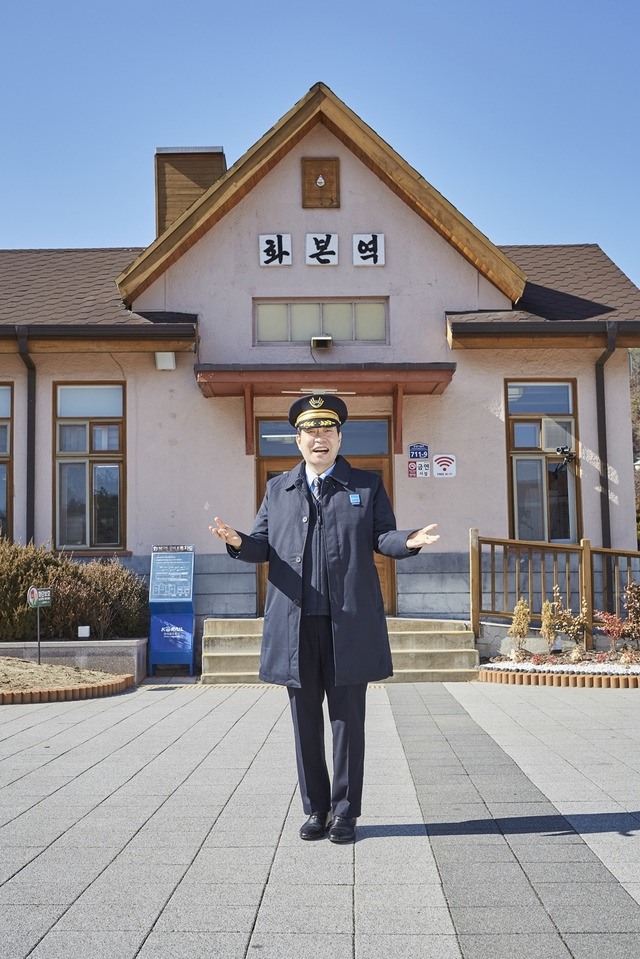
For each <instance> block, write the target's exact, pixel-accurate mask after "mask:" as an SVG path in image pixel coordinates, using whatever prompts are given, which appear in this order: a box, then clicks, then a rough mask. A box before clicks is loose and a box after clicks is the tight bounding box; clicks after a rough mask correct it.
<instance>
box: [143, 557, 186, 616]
mask: <svg viewBox="0 0 640 959" xmlns="http://www.w3.org/2000/svg"><path fill="white" fill-rule="evenodd" d="M194 555H195V547H193V546H154V547H153V550H152V553H151V580H150V584H149V602H150V603H163V604H164V603H176V602H177V603H180V604H182V603H191V602H193V559H194Z"/></svg>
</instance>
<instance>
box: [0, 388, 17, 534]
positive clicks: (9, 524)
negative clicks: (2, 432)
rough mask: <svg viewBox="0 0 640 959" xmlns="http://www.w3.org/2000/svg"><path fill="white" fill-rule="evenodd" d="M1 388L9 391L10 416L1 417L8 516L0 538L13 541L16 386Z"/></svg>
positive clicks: (0, 453) (1, 454) (1, 457)
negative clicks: (5, 441)
mask: <svg viewBox="0 0 640 959" xmlns="http://www.w3.org/2000/svg"><path fill="white" fill-rule="evenodd" d="M0 387H2V388H8V390H9V416H8V417H6V416H3V417H0V425H2V426H4V425H6V427H7V449H6V451H3V450H0V466H4V467H5V470H6V498H7V502H6V515H5V522H4V528H3V526H2V523H0V536H2V535H4V536H5V537H6V538H7V539H8V540H12V539H13V427H14V419H15V409H14V384H13V383H11V382H0Z"/></svg>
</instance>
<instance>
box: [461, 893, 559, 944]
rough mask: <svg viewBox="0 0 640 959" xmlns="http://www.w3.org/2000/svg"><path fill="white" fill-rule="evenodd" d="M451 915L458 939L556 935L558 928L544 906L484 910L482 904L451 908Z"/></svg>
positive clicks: (504, 907) (495, 907) (502, 907)
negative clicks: (488, 935)
mask: <svg viewBox="0 0 640 959" xmlns="http://www.w3.org/2000/svg"><path fill="white" fill-rule="evenodd" d="M451 916H452V918H453V923H454V925H455V928H456V932H457V933H458V935H459V936H461V937H463V936H471V935H487V934H495V931H496V929H499V930H500V931H501V933H502V934H503V935H516V934H517V935H522V934H523V933H526V934H527V935H528V934H529V933H534V934H538V935H540V934H547V935H554V934H556V929H555V927H554V925H553V923H552V921H551V919H550V918H549V916H548V914H547V913H546V911H545V910H544V909H543V907H542V906H539V907H538V908H537V909H536V908H527V909H521V908H520V907H519V906H491V907H488V908H487V907H485V906H484V905H483V904H482V902H481V901H479V902H478V905H477V906H475V907H473V906H452V907H451Z"/></svg>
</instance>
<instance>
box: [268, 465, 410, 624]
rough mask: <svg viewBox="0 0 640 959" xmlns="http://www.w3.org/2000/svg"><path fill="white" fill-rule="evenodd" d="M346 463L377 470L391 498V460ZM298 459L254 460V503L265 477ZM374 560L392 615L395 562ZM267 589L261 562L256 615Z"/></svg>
mask: <svg viewBox="0 0 640 959" xmlns="http://www.w3.org/2000/svg"><path fill="white" fill-rule="evenodd" d="M349 459H350V462H351V463H352V464H353V466H354V467H357V468H358V469H365V470H370V471H371V472H372V473H377V474H378V476H380V477H381V478H382V482H383V483H384V486H385V489H386V490H387V493H388V494H389V498H390V499H391V463H390V460H389V459H388V458H387V457H385V456H357V457H355V456H354V457H350V458H349ZM299 462H300V457H296V456H282V457H273V456H271V457H268V458H265V459H259V460H258V470H257V483H258V489H257V499H258V506H259V505H260V503H261V502H262V498H263V496H264V491H265V488H266V485H267V482H268V480H270V479H272V478H273V477H274V476H279V475H280V474H281V473H287V472H288V471H289V470H290V469H293V467H294V466H295V465H296V464H297V463H299ZM374 561H375V564H376V569H377V570H378V576H379V577H380V587H381V589H382V598H383V600H384V609H385V612H386V614H387V616H394V615H395V612H396V569H395V563H394V561H393V560H392V559H390V558H389V557H388V556H381V555H380V554H379V553H375V554H374ZM266 592H267V567H266V564H265V563H260V565H259V566H258V614H259V615H260V616H262V615H263V613H264V601H265V597H266Z"/></svg>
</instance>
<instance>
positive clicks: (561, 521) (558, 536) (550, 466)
mask: <svg viewBox="0 0 640 959" xmlns="http://www.w3.org/2000/svg"><path fill="white" fill-rule="evenodd" d="M560 467H561V464H560V463H547V476H548V482H549V539H550V540H551V541H552V542H570V541H571V539H572V536H571V526H572V524H571V499H570V495H569V494H570V484H571V483H572V481H573V473H570V472H569V470H568V469H566V467H565V468H564V469H561V468H560Z"/></svg>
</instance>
